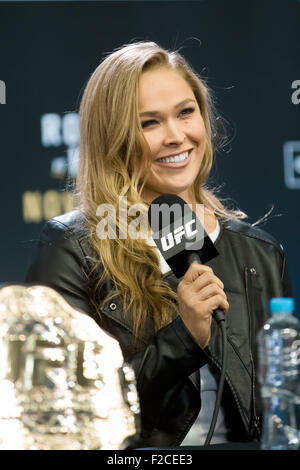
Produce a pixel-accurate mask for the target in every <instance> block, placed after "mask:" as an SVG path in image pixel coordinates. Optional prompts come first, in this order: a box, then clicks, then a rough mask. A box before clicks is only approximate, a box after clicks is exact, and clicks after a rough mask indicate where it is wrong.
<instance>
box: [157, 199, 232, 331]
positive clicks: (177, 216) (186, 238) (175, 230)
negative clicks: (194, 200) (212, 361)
mask: <svg viewBox="0 0 300 470" xmlns="http://www.w3.org/2000/svg"><path fill="white" fill-rule="evenodd" d="M148 220H149V224H150V226H151V229H152V231H153V235H152V238H153V240H154V241H155V243H156V245H157V247H158V249H159V251H160V252H161V254H162V256H163V257H164V259H165V260H166V262H167V264H168V265H169V266H170V268H171V270H172V271H173V273H174V274H175V276H176V277H177V278H178V279H180V278H182V277H183V276H184V274H185V273H186V271H187V270H188V268H189V266H190V265H191V264H192V263H193V262H196V263H200V264H205V263H206V262H207V261H210V260H211V259H213V258H215V257H216V256H218V255H219V252H218V250H217V249H216V247H215V246H214V244H213V242H212V241H211V239H210V237H209V236H208V234H207V232H206V230H205V229H204V227H203V225H202V223H201V222H200V220H199V218H198V217H197V215H196V214H195V212H194V211H192V209H191V208H190V206H189V205H188V204H187V203H186V202H185V201H184V200H183V199H182V198H181V197H179V196H177V195H176V194H162V195H161V196H158V197H157V198H156V199H154V201H152V204H151V205H150V207H149V211H148ZM213 317H214V318H215V320H216V321H217V323H219V322H220V321H224V319H225V317H224V314H223V312H222V310H221V309H220V308H217V309H216V310H214V313H213Z"/></svg>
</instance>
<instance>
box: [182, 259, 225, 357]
mask: <svg viewBox="0 0 300 470" xmlns="http://www.w3.org/2000/svg"><path fill="white" fill-rule="evenodd" d="M177 295H178V304H179V314H180V316H181V318H182V321H183V323H184V324H185V326H186V327H187V328H188V330H189V331H190V333H191V335H192V336H193V337H194V339H195V340H196V341H197V343H198V344H199V346H201V348H205V347H206V346H207V345H208V342H209V340H210V334H211V332H210V328H211V322H212V313H213V311H214V310H215V309H216V308H218V307H219V308H221V309H222V310H223V312H224V313H225V314H226V313H227V311H228V309H229V304H228V302H227V297H226V294H225V292H224V284H223V282H222V281H221V280H220V279H219V278H218V277H217V276H215V275H214V272H213V270H212V269H211V268H210V267H209V266H205V265H203V264H197V263H192V264H191V265H190V267H189V269H188V270H187V272H186V273H185V275H184V277H183V279H182V280H181V281H180V283H179V284H178V287H177Z"/></svg>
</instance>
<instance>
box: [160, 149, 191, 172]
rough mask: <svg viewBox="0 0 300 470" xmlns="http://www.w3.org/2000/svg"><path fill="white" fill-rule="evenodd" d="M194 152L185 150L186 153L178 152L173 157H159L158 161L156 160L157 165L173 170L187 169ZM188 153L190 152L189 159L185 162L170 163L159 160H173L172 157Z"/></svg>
mask: <svg viewBox="0 0 300 470" xmlns="http://www.w3.org/2000/svg"><path fill="white" fill-rule="evenodd" d="M192 150H193V149H189V150H185V151H184V152H177V153H175V154H173V155H166V156H165V157H159V158H158V159H156V160H155V163H156V164H158V165H160V166H163V167H166V168H173V169H177V168H183V167H185V166H187V165H188V164H189V162H190V160H191V153H192ZM186 152H188V157H187V158H186V159H185V160H183V161H179V162H170V161H161V160H159V159H160V158H171V157H175V156H177V155H182V154H184V153H186Z"/></svg>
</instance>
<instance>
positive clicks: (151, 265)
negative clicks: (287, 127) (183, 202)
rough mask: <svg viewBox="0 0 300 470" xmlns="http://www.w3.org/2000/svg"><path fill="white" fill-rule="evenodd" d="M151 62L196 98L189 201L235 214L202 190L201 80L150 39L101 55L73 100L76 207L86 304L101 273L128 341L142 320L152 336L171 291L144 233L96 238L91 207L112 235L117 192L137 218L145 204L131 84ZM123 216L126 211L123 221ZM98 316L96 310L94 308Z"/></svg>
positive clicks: (210, 136) (142, 153)
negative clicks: (81, 219)
mask: <svg viewBox="0 0 300 470" xmlns="http://www.w3.org/2000/svg"><path fill="white" fill-rule="evenodd" d="M153 67H165V68H169V69H172V70H176V71H177V72H178V73H180V74H181V75H182V77H183V78H184V79H185V80H186V82H187V83H188V84H189V85H190V87H191V89H192V90H193V92H194V95H195V98H196V100H197V102H198V105H199V108H200V111H201V114H202V117H203V120H204V123H205V128H206V150H205V155H204V158H203V162H202V166H201V168H200V171H199V174H198V175H197V177H196V180H195V183H194V192H195V196H196V201H195V202H196V203H199V204H204V206H205V207H206V208H207V209H209V210H211V211H213V212H214V213H215V215H216V216H219V217H222V218H243V217H244V215H243V213H241V212H238V211H232V210H229V209H226V208H225V206H224V205H223V204H222V203H221V201H220V200H219V199H218V198H217V196H216V195H215V194H214V191H212V190H211V189H210V190H209V189H208V188H206V187H205V183H206V180H207V178H208V176H209V173H210V170H211V166H212V162H213V154H214V151H215V149H216V147H217V145H218V138H219V137H220V135H219V133H218V129H217V125H216V124H217V118H216V113H215V109H214V105H213V100H212V95H211V93H210V90H209V88H208V86H207V85H206V84H205V82H204V80H202V79H200V77H199V76H198V75H197V74H196V73H195V72H194V71H193V70H192V68H191V66H190V65H189V64H188V63H187V61H186V60H185V59H184V57H183V56H182V55H181V54H179V53H178V52H177V51H167V50H165V49H163V48H162V47H160V46H159V45H158V44H156V43H154V42H150V41H143V42H134V43H130V44H126V45H124V46H122V47H120V48H118V49H115V50H114V51H113V52H112V53H110V54H108V55H107V56H106V57H105V59H104V60H103V61H102V62H101V63H100V65H99V66H98V67H97V68H96V70H95V71H94V72H93V74H92V75H91V77H90V79H89V80H88V83H87V85H86V88H85V90H84V93H83V97H82V100H81V104H80V110H79V118H80V161H79V168H78V175H77V180H76V194H77V198H78V206H79V209H80V210H81V211H82V212H83V213H84V215H85V217H86V219H87V221H88V226H89V238H90V242H91V245H92V247H93V249H94V251H95V254H96V257H95V260H96V261H95V265H94V269H95V272H99V271H98V269H96V268H98V267H99V266H101V271H100V272H102V274H101V276H100V278H98V279H94V281H93V289H92V294H91V295H92V299H91V300H92V302H93V304H94V306H95V308H96V309H98V306H99V301H98V299H97V292H98V293H99V289H100V288H101V286H103V283H104V282H105V281H106V280H107V279H108V278H109V279H110V280H111V281H112V282H113V285H114V290H113V293H112V295H111V296H110V298H112V297H114V296H120V297H121V298H122V299H123V312H124V316H125V317H126V316H127V318H128V320H129V321H130V322H131V323H132V327H133V332H134V338H135V339H140V338H141V337H142V336H143V334H144V333H145V330H146V327H147V325H149V321H151V323H152V325H154V329H153V331H154V333H155V332H156V331H158V330H159V329H160V328H162V327H163V326H165V325H167V324H168V323H170V322H171V321H172V319H174V317H175V316H176V315H177V314H178V312H177V304H176V300H177V295H176V293H175V292H173V290H172V289H171V287H170V286H169V284H168V283H167V282H165V281H164V279H163V276H162V274H161V271H160V264H159V257H158V253H157V250H156V248H155V247H153V246H150V245H149V244H148V243H147V240H146V239H144V238H139V239H132V238H130V237H128V238H120V237H119V236H117V237H116V238H106V239H102V240H100V239H99V237H98V235H97V232H96V227H97V224H98V223H99V217H97V215H96V213H97V207H98V206H99V205H100V204H110V205H112V206H113V207H114V208H115V213H116V214H117V218H116V227H117V231H119V232H118V233H121V232H122V230H123V229H124V228H123V227H122V226H121V225H122V224H121V221H120V218H119V216H118V202H119V197H120V196H126V197H127V204H128V207H130V206H131V205H133V204H140V207H141V212H143V211H144V215H145V214H146V212H147V210H148V204H147V203H146V202H145V201H143V199H142V197H141V191H142V188H143V184H144V181H142V180H141V174H142V166H143V165H145V164H146V166H147V165H148V167H149V166H150V165H151V155H150V149H149V146H148V144H147V142H146V140H145V139H144V137H143V130H142V127H141V123H140V119H139V110H138V87H139V80H140V77H141V75H142V73H143V72H145V71H146V70H149V69H150V68H153ZM130 219H131V217H130V216H128V218H127V224H129V223H130V221H131V220H130ZM98 313H99V315H100V312H99V310H98Z"/></svg>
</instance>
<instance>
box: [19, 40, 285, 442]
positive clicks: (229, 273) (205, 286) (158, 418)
mask: <svg viewBox="0 0 300 470" xmlns="http://www.w3.org/2000/svg"><path fill="white" fill-rule="evenodd" d="M216 122H217V119H216V117H215V112H214V109H213V105H212V99H211V96H210V93H209V90H208V88H207V86H206V85H205V83H204V82H203V81H202V80H201V79H200V78H199V77H198V76H197V75H196V73H195V72H193V71H192V69H191V68H190V66H189V65H188V64H187V62H186V61H185V59H184V58H183V57H182V56H181V55H180V54H178V53H176V52H168V51H166V50H164V49H162V48H161V47H160V46H158V45H157V44H155V43H153V42H138V43H132V44H129V45H125V46H123V47H121V48H119V49H117V50H115V51H114V52H113V53H111V54H110V55H108V56H107V57H106V58H105V59H104V60H103V61H102V63H101V64H100V65H99V66H98V67H97V69H96V70H95V72H94V73H93V74H92V76H91V78H90V80H89V81H88V84H87V86H86V89H85V92H84V95H83V98H82V102H81V106H80V132H81V136H80V140H81V141H80V163H79V170H78V177H77V197H78V209H77V210H76V211H73V212H71V213H68V214H65V215H63V216H60V217H57V218H55V219H53V220H51V221H49V222H48V223H47V224H46V226H45V228H44V230H43V232H42V234H41V238H40V241H39V245H38V249H37V252H36V254H35V258H34V260H33V262H32V265H31V267H30V269H29V271H28V275H27V279H26V281H27V282H30V283H39V284H46V285H49V286H50V287H52V288H54V289H56V290H57V291H58V292H59V293H61V294H62V295H63V296H64V297H65V299H66V300H67V301H68V302H69V303H70V304H71V305H72V306H73V307H74V308H76V309H78V310H81V311H83V312H86V313H88V314H89V315H91V316H92V317H93V318H94V319H95V320H96V322H97V323H98V324H99V325H100V326H101V327H102V328H104V329H105V330H106V331H108V332H109V333H111V334H112V335H113V336H114V337H116V338H117V339H118V341H119V342H120V345H121V348H122V351H123V354H124V358H125V360H127V361H130V362H131V364H132V365H133V367H134V369H135V373H136V379H137V387H138V391H139V396H140V402H141V411H142V445H144V446H177V445H180V444H183V445H185V444H191V445H199V444H201V443H203V442H204V440H205V436H206V433H207V431H208V428H209V424H210V420H211V417H212V409H213V406H214V401H215V397H216V390H217V381H218V376H219V370H220V365H221V360H222V356H221V349H222V348H221V338H220V334H219V332H218V330H217V327H216V326H215V324H214V322H212V312H213V310H214V309H216V308H218V307H220V308H221V309H222V310H223V311H224V313H225V314H226V318H227V330H228V345H227V348H228V366H227V373H226V381H225V386H224V392H223V399H222V407H221V410H220V413H219V418H218V422H217V426H216V430H215V434H214V437H213V440H212V442H226V441H228V440H234V441H251V440H254V439H259V430H260V421H259V419H260V407H259V400H258V398H259V394H258V388H257V383H256V374H255V365H256V358H255V336H256V333H257V331H258V329H259V328H260V327H261V325H262V323H263V322H264V321H265V319H266V318H267V316H268V301H269V299H270V298H271V297H275V296H291V290H290V283H289V279H288V274H287V269H286V262H285V255H284V253H283V250H282V248H281V246H280V245H279V244H278V243H277V242H276V241H275V240H274V239H273V238H272V237H271V236H270V235H268V234H267V233H265V232H263V231H261V230H259V229H258V228H253V227H251V226H250V225H249V224H246V223H245V222H241V220H240V219H241V218H243V217H244V215H243V214H242V213H241V212H237V211H232V210H229V209H226V207H224V205H223V204H222V203H221V202H220V200H218V198H217V197H216V196H215V195H214V194H213V192H212V191H210V190H208V189H207V188H206V187H205V182H206V180H207V177H208V175H209V172H210V169H211V166H212V158H213V152H214V150H215V146H216V137H218V132H217V130H216ZM164 193H174V194H177V195H179V196H180V197H182V198H183V199H184V200H185V201H186V203H188V204H190V205H191V207H192V208H194V207H195V206H194V204H197V206H196V208H198V207H200V205H202V207H204V211H203V214H204V216H202V214H200V213H199V214H198V215H199V217H201V218H202V222H203V224H204V226H205V228H206V230H207V232H208V233H209V234H210V236H211V238H212V240H213V241H214V242H215V244H216V247H217V249H218V251H219V253H220V255H219V256H218V257H217V258H215V259H213V260H212V261H211V262H209V263H207V265H205V266H204V265H201V264H195V263H193V264H192V265H191V266H190V268H189V269H188V270H187V272H186V274H185V275H184V277H183V278H182V279H180V280H178V279H177V278H176V277H175V276H174V275H173V274H172V272H171V271H170V268H169V267H168V265H167V264H166V263H165V262H164V260H163V259H162V258H161V256H160V254H159V252H158V250H157V248H156V247H155V244H154V243H153V240H152V238H151V231H150V229H149V231H146V232H147V233H143V234H142V235H143V236H140V237H128V236H126V227H127V226H128V224H129V223H130V222H132V221H133V219H134V217H133V215H136V214H133V213H131V212H130V208H132V207H133V206H134V205H136V204H137V205H138V207H140V213H141V214H142V215H144V216H145V215H146V214H147V210H148V207H149V204H151V202H152V201H153V199H155V198H156V196H158V195H160V194H164ZM120 197H123V198H127V199H126V202H127V207H128V208H129V210H128V211H127V212H126V215H125V218H124V212H122V210H121V209H120V205H119V201H120ZM103 204H106V206H103ZM108 204H109V206H108ZM99 207H100V208H102V209H103V208H107V207H113V208H115V209H116V210H115V212H114V216H112V215H109V214H108V215H107V220H109V227H108V235H106V236H105V235H103V232H101V231H100V232H101V233H102V235H101V234H100V236H99V220H100V217H99V215H100V214H101V215H104V213H103V211H102V209H101V210H100V211H99ZM118 209H120V210H118ZM108 212H109V211H108ZM147 229H148V227H147ZM200 410H201V412H200ZM199 412H200V413H199Z"/></svg>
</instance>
